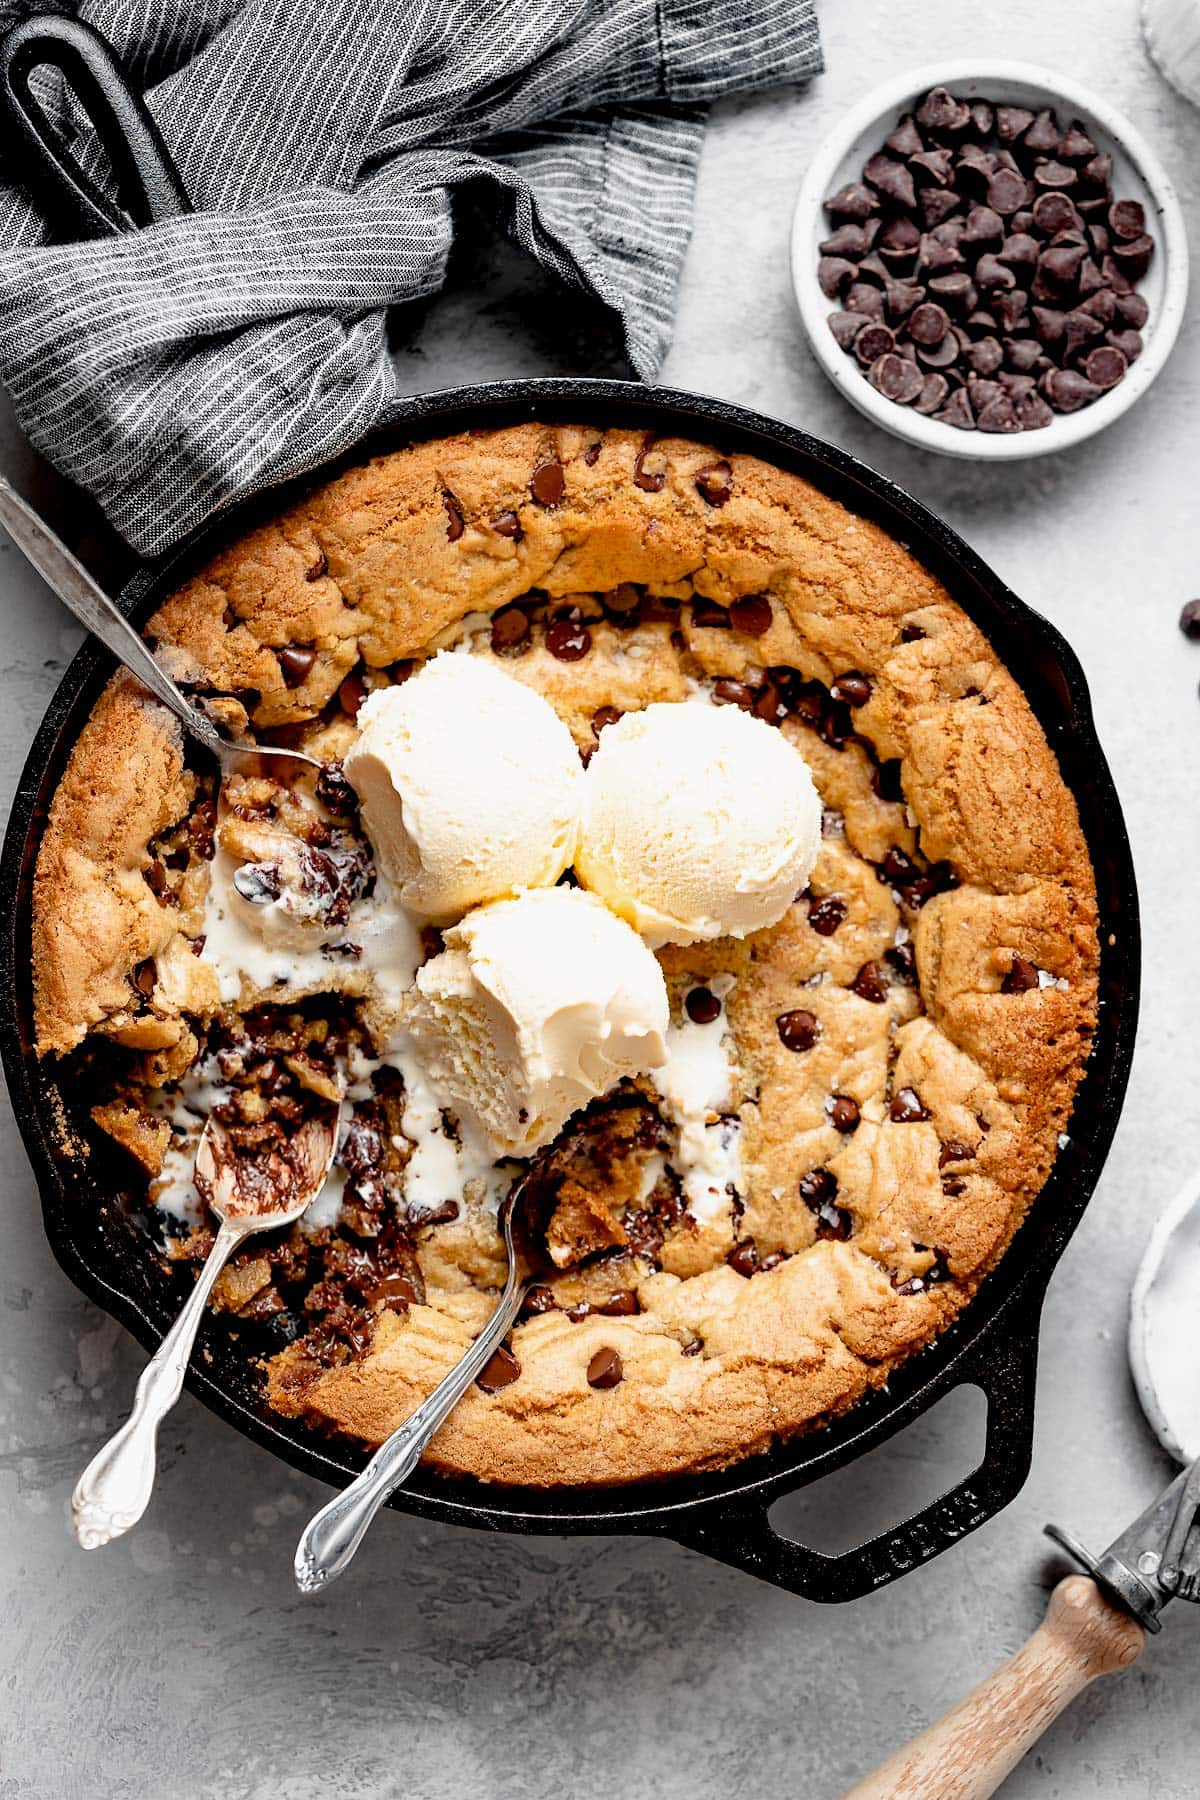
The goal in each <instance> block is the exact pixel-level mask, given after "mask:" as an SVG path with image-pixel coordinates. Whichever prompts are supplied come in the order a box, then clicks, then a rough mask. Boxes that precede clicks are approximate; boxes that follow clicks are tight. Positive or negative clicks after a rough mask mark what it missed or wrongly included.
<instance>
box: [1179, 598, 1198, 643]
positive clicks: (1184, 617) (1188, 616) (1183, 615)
mask: <svg viewBox="0 0 1200 1800" xmlns="http://www.w3.org/2000/svg"><path fill="white" fill-rule="evenodd" d="M1179 629H1180V631H1182V633H1183V635H1184V637H1185V638H1191V639H1192V640H1193V642H1195V641H1197V640H1200V600H1188V601H1185V602H1184V605H1183V609H1182V611H1181V612H1180V614H1179Z"/></svg>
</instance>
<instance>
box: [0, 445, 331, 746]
mask: <svg viewBox="0 0 1200 1800" xmlns="http://www.w3.org/2000/svg"><path fill="white" fill-rule="evenodd" d="M0 524H2V525H3V526H4V528H5V530H6V531H7V532H8V534H9V536H10V537H11V538H12V540H13V542H14V543H15V544H16V546H17V548H18V549H19V550H20V551H21V552H22V554H23V555H24V556H25V557H26V558H27V560H28V561H29V562H30V563H32V564H33V567H34V568H35V569H36V570H37V572H38V574H39V575H40V576H41V577H42V579H43V581H45V583H46V584H47V586H48V587H49V588H50V589H51V590H52V591H53V592H54V593H55V594H57V596H58V598H59V599H60V600H61V601H62V603H63V605H64V606H65V607H67V609H68V610H69V611H70V612H73V613H74V614H75V617H76V618H77V619H78V620H79V622H80V624H81V625H86V627H87V629H88V630H89V631H90V632H91V633H92V634H93V636H94V637H98V638H99V639H100V642H101V643H102V644H104V645H106V646H107V648H108V649H109V650H111V651H112V653H113V655H114V656H115V657H116V659H117V661H118V662H121V663H124V665H125V667H126V668H127V669H128V670H129V673H130V674H131V675H133V676H135V677H136V678H137V680H138V681H140V682H141V684H142V686H143V687H146V688H149V689H150V692H151V693H152V694H153V695H154V697H155V699H156V700H161V701H162V703H163V705H164V706H166V707H169V708H170V710H171V711H172V712H173V713H174V714H175V717H176V718H177V719H178V720H179V722H180V724H181V725H182V726H183V728H184V730H185V731H187V732H189V733H190V735H191V736H192V737H193V738H194V739H195V740H196V742H197V743H198V744H202V745H203V746H204V748H205V749H206V750H207V751H209V753H210V754H211V755H213V756H215V757H216V759H217V761H218V763H219V764H220V765H221V773H222V775H223V776H224V775H228V774H232V773H233V772H234V771H235V770H239V769H247V768H249V769H250V770H251V771H253V770H254V769H255V767H256V766H257V765H256V762H255V759H258V761H259V763H261V759H263V758H264V757H265V758H269V759H270V762H271V763H272V764H274V763H275V762H277V761H278V762H294V763H298V764H300V765H301V766H302V767H303V768H306V769H316V770H317V772H318V774H319V773H320V772H321V770H322V768H323V767H324V765H323V764H322V763H319V762H318V761H317V760H316V758H315V757H312V756H306V755H305V754H304V752H303V751H302V750H276V749H275V748H274V747H273V746H263V747H260V746H256V745H253V744H234V743H231V742H230V740H229V739H228V738H226V737H224V736H222V734H221V732H220V731H218V729H217V727H216V726H215V725H214V724H213V722H212V720H211V719H210V718H208V717H206V715H205V714H204V713H202V712H201V711H200V709H199V708H198V707H196V706H193V705H192V703H191V701H190V700H188V699H187V698H186V697H185V696H184V695H183V693H181V691H180V689H179V688H178V687H176V685H175V683H174V682H173V681H172V680H171V677H170V676H169V675H168V674H166V672H165V671H164V670H163V669H161V668H160V667H159V665H158V663H157V662H156V661H155V659H154V656H153V655H152V653H151V651H150V648H149V646H148V645H147V644H146V643H145V641H144V639H142V638H141V637H140V636H139V635H138V633H137V632H136V631H135V630H134V628H133V626H132V625H131V624H130V623H129V621H128V619H127V618H126V617H125V615H124V614H123V613H122V612H121V611H120V610H119V609H118V607H117V606H116V605H115V603H114V602H113V601H112V600H110V599H109V597H108V595H107V594H106V593H105V592H104V590H103V588H102V587H100V585H99V584H98V583H97V582H96V581H94V580H93V579H92V577H91V576H90V575H89V574H88V572H87V570H86V569H85V568H84V566H83V564H82V563H81V562H79V561H78V559H77V558H76V557H74V556H72V554H71V552H70V551H69V550H68V549H67V546H66V545H65V544H64V543H63V541H62V539H61V538H60V537H58V536H56V534H55V533H54V532H53V531H51V529H50V527H49V526H48V525H47V524H46V522H45V520H44V519H42V518H40V517H39V516H38V514H37V513H36V512H35V511H34V509H33V508H32V506H30V505H29V503H28V501H27V500H23V499H22V498H21V496H20V494H18V493H17V492H16V490H15V489H14V488H13V487H12V486H11V484H10V483H9V482H7V481H5V480H4V479H3V478H2V477H0Z"/></svg>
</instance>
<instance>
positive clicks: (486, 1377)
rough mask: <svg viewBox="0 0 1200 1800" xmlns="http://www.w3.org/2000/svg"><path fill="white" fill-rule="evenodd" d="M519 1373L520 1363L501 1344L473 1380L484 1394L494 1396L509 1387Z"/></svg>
mask: <svg viewBox="0 0 1200 1800" xmlns="http://www.w3.org/2000/svg"><path fill="white" fill-rule="evenodd" d="M520 1373H521V1365H520V1363H519V1362H518V1361H517V1359H516V1357H515V1356H514V1355H513V1353H512V1351H511V1350H506V1349H505V1347H504V1345H503V1344H501V1346H500V1348H499V1349H498V1350H497V1351H496V1354H495V1355H494V1356H493V1357H492V1359H491V1361H490V1362H488V1363H486V1364H485V1365H484V1367H483V1368H482V1369H481V1370H480V1372H479V1374H478V1375H477V1376H476V1377H475V1380H476V1383H477V1385H478V1386H479V1387H481V1388H482V1389H483V1391H484V1393H485V1394H495V1393H498V1392H499V1390H500V1389H501V1388H506V1387H511V1386H512V1384H513V1382H514V1381H515V1380H516V1379H517V1376H518V1375H519V1374H520Z"/></svg>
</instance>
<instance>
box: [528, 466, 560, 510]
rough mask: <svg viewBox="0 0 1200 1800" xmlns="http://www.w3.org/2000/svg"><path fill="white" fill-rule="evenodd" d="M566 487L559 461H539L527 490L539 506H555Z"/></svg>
mask: <svg viewBox="0 0 1200 1800" xmlns="http://www.w3.org/2000/svg"><path fill="white" fill-rule="evenodd" d="M566 488H567V478H566V474H565V472H564V470H563V466H562V464H561V463H560V462H544V463H539V464H538V466H537V468H536V469H535V470H534V471H533V474H532V476H531V477H530V481H529V492H530V493H531V494H532V496H533V498H534V499H535V500H536V501H537V503H538V505H539V506H557V505H558V503H559V501H560V500H561V499H562V497H563V495H564V493H565V492H566Z"/></svg>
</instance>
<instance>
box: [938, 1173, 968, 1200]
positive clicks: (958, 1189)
mask: <svg viewBox="0 0 1200 1800" xmlns="http://www.w3.org/2000/svg"><path fill="white" fill-rule="evenodd" d="M966 1191H967V1184H966V1182H965V1181H964V1180H963V1177H962V1176H961V1175H943V1176H942V1192H943V1194H945V1195H947V1196H948V1197H949V1198H950V1199H954V1198H956V1197H957V1196H958V1195H959V1194H965V1193H966Z"/></svg>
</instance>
